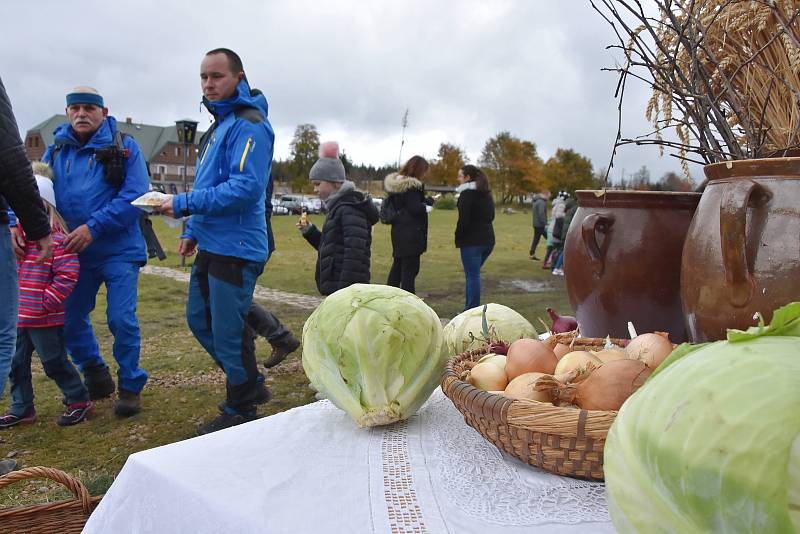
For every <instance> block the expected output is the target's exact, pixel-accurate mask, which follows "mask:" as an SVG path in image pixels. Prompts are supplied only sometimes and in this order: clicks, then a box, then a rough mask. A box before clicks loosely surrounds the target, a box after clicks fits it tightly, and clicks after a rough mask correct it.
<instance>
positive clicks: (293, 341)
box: [245, 176, 300, 369]
mask: <svg viewBox="0 0 800 534" xmlns="http://www.w3.org/2000/svg"><path fill="white" fill-rule="evenodd" d="M272 189H273V182H272V177H271V176H270V179H269V185H268V186H267V193H266V200H265V202H264V214H265V216H266V217H265V218H266V222H267V241H268V242H269V255H270V256H272V253H273V252H275V239H274V238H273V235H272ZM245 322H246V323H247V326H248V327H249V329H250V331H251V337H253V343H255V337H256V335H259V336H261V337H263V338H265V339H266V340H267V342H268V343H269V344H270V347H272V352H271V353H270V355H269V358H267V359H266V360H265V361H264V367H266V368H267V369H270V368H272V367H275V366H276V365H278V364H279V363H281V362H282V361H283V360H285V359H286V357H287V356H288V355H289V354H291V353H292V352H294V351H296V350H297V349H298V347H300V341H299V340H298V339H297V338H296V337H294V334H292V332H291V331H290V330H289V329H288V328H286V326H284V324H283V323H282V322H281V321H280V319H278V317H277V316H276V315H275V314H274V313H272V312H271V311H269V310H268V309H266V308H265V307H264V306H262V305H261V304H258V303H257V302H255V301H253V303H252V304H251V305H250V309H249V310H247V317H246V318H245Z"/></svg>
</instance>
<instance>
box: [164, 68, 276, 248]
mask: <svg viewBox="0 0 800 534" xmlns="http://www.w3.org/2000/svg"><path fill="white" fill-rule="evenodd" d="M204 103H205V106H206V107H207V108H208V110H209V111H210V112H211V113H212V114H213V115H214V118H215V119H216V122H215V123H214V124H213V125H212V127H211V128H210V129H209V131H208V132H207V134H206V135H205V136H204V137H205V138H204V139H203V140H202V141H201V145H200V150H199V152H198V156H197V166H196V168H197V173H196V177H195V182H194V188H193V190H192V191H191V192H189V193H181V194H179V195H176V196H175V197H174V199H173V201H172V209H173V211H174V212H175V216H176V217H180V216H185V215H187V214H189V215H191V217H190V218H189V222H188V224H187V225H186V232H185V233H184V234H183V236H182V237H188V238H191V239H194V240H195V241H196V242H197V247H198V248H199V249H200V250H203V251H206V252H211V253H213V254H220V255H223V256H233V257H236V258H242V259H245V260H248V261H255V262H265V261H267V257H268V256H269V252H268V251H269V243H268V239H267V231H266V230H267V227H266V218H265V213H264V201H265V191H266V189H267V183H268V181H269V180H270V176H271V171H272V151H273V142H274V140H275V134H274V133H273V131H272V126H271V125H270V123H269V120H267V112H268V107H267V99H266V98H265V97H264V95H263V94H261V92H260V91H251V90H250V86H249V85H248V83H247V81H246V80H242V81H241V82H239V85H238V86H237V87H236V94H235V95H234V96H233V97H231V98H228V99H225V100H219V101H216V102H210V101H208V100H205V99H204Z"/></svg>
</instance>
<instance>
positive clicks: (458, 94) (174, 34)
mask: <svg viewBox="0 0 800 534" xmlns="http://www.w3.org/2000/svg"><path fill="white" fill-rule="evenodd" d="M3 9H4V19H5V20H7V21H12V23H11V24H6V25H4V26H5V28H4V41H6V49H7V50H10V51H13V52H12V53H6V54H4V55H3V57H2V58H0V75H2V77H3V81H4V82H5V84H6V88H7V90H8V92H9V94H10V96H11V98H12V101H13V104H14V108H15V112H16V114H17V119H18V122H19V124H20V128H21V129H22V130H23V132H24V130H26V129H28V128H30V127H32V126H34V125H35V124H36V123H38V122H40V121H42V120H44V119H45V118H47V117H48V116H50V115H51V114H53V113H59V112H62V110H63V105H64V104H63V102H64V94H65V92H67V91H68V90H69V89H70V88H71V87H73V86H75V85H78V84H89V85H93V86H95V87H97V88H98V89H99V90H100V91H101V93H102V94H103V95H104V97H105V99H106V102H107V103H108V105H109V107H110V109H111V113H112V114H114V115H116V116H117V117H118V118H123V119H124V117H133V118H134V120H135V121H138V122H145V123H151V124H161V125H166V124H170V123H172V122H173V121H174V120H175V119H178V118H184V117H192V118H195V119H197V120H199V121H200V123H201V127H203V126H204V125H207V124H208V123H209V118H208V115H207V114H206V113H205V112H204V111H201V110H200V107H199V102H200V97H201V93H200V88H199V79H198V72H199V63H200V60H201V58H202V55H203V54H204V53H205V51H207V50H209V49H211V48H215V47H218V46H227V47H230V48H233V49H234V50H237V51H238V52H239V53H240V54H241V56H242V58H243V60H244V62H245V67H246V70H247V72H248V78H249V79H250V81H251V83H252V85H253V86H256V87H259V88H260V89H262V90H263V91H264V92H265V94H266V95H267V97H268V99H269V102H270V115H271V117H270V118H271V120H272V123H273V125H274V127H275V129H276V133H277V139H276V156H277V157H286V156H287V155H288V150H289V142H290V140H291V135H292V133H293V130H294V128H295V126H296V125H297V124H300V123H306V122H310V123H313V124H316V125H317V127H318V128H319V129H320V132H321V134H322V137H323V138H332V137H336V138H338V139H339V140H340V142H341V144H342V146H343V147H344V148H345V150H347V152H348V154H349V155H350V156H351V158H352V159H353V160H355V161H358V162H366V163H374V164H382V163H389V162H392V161H394V160H396V159H397V152H398V150H399V146H400V121H401V118H402V115H403V112H404V110H405V109H406V108H408V109H410V119H409V128H408V130H407V132H406V146H405V148H404V152H403V154H404V155H406V156H408V155H411V153H421V154H424V155H426V156H434V155H435V154H436V151H437V149H438V146H439V143H441V142H451V143H455V144H458V145H460V146H461V147H463V148H464V149H465V150H466V151H467V152H468V154H469V155H470V157H471V158H472V159H473V160H475V159H477V157H478V156H479V154H480V150H481V148H482V147H483V144H484V143H485V142H486V140H487V139H488V138H489V137H491V136H493V135H495V134H496V133H498V132H499V131H503V130H508V131H510V132H511V133H512V134H514V135H516V136H519V137H522V138H525V139H529V140H531V141H534V142H535V143H536V144H537V146H538V147H539V152H540V154H541V155H542V156H543V157H545V158H547V157H549V156H551V155H552V154H553V153H554V152H555V150H556V149H557V148H559V147H565V148H574V149H575V150H577V151H579V152H581V153H583V154H584V155H586V156H588V157H589V158H590V159H591V160H592V162H593V163H594V165H595V168H600V167H604V166H606V165H607V162H608V158H609V156H610V153H611V146H612V143H613V139H614V135H615V134H616V127H617V126H616V123H617V117H616V103H615V101H614V100H613V92H614V88H615V85H616V77H615V75H614V74H611V73H608V72H601V70H600V69H601V68H603V67H608V66H613V64H614V54H613V53H611V52H609V51H607V50H605V46H606V45H608V44H611V43H613V41H614V35H613V33H612V31H611V29H610V28H609V27H608V26H607V25H606V23H605V22H604V21H603V20H602V19H601V18H600V16H599V15H597V14H596V13H595V12H594V11H593V10H592V8H591V6H590V5H589V3H588V1H585V2H584V1H583V0H580V1H579V0H568V1H564V2H541V1H540V2H530V1H525V0H519V1H516V0H505V1H502V0H500V1H495V2H491V3H489V2H484V1H478V0H464V1H438V2H424V1H421V0H410V1H405V2H390V1H388V0H385V1H374V2H357V1H355V0H351V1H347V0H340V1H337V2H330V3H327V2H326V3H320V2H312V1H310V0H298V1H288V0H286V1H272V2H264V3H261V2H254V1H253V2H247V1H232V2H229V3H226V4H223V3H221V2H216V3H212V2H209V1H207V0H197V1H192V2H188V1H180V2H156V1H143V2H137V3H132V4H131V3H129V4H125V5H122V4H118V3H108V2H100V1H97V0H90V1H85V2H80V3H66V2H57V1H55V0H48V1H42V0H40V1H34V0H31V1H29V2H25V3H22V2H14V3H9V4H8V5H4V8H3ZM647 96H648V94H647V88H646V87H643V86H642V85H641V84H636V85H635V86H634V85H631V86H629V89H628V98H629V100H628V101H627V104H626V109H625V116H624V128H625V130H624V132H623V133H625V134H627V135H636V134H641V133H645V132H647V131H648V126H647V124H646V122H645V120H644V118H643V113H644V104H645V102H646V99H647ZM641 165H647V166H648V167H649V168H650V169H651V173H652V176H653V177H654V178H657V177H659V176H660V175H661V174H663V173H664V172H666V171H668V170H675V171H677V170H678V169H679V165H678V161H677V160H675V159H674V158H669V157H664V158H659V157H658V156H657V152H656V151H655V150H654V149H644V148H632V147H631V148H624V149H621V150H620V153H619V155H618V158H617V162H616V165H615V171H614V173H613V176H614V177H616V178H618V177H619V175H620V172H621V171H622V169H625V172H626V173H631V172H633V171H635V170H636V169H638V168H639V167H640V166H641ZM695 173H696V174H699V173H698V172H697V171H696V169H695Z"/></svg>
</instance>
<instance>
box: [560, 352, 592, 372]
mask: <svg viewBox="0 0 800 534" xmlns="http://www.w3.org/2000/svg"><path fill="white" fill-rule="evenodd" d="M589 363H591V364H594V365H595V366H600V365H602V364H603V362H602V361H600V360H599V359H598V358H596V357H595V355H594V354H592V353H591V352H588V351H585V350H575V351H572V352H570V353H568V354H565V355H564V357H563V358H561V359H560V360H559V361H558V365H556V368H555V371H554V373H553V374H556V375H566V374H568V373H570V372H572V371H575V370H577V371H579V373H578V375H581V374H583V371H584V370H585V369H586V368H587V364H589Z"/></svg>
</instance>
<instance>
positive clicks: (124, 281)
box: [64, 262, 147, 393]
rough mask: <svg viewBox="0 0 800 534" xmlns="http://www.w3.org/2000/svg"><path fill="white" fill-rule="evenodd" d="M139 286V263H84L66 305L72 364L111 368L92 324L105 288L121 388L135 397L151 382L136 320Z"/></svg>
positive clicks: (109, 325) (81, 368) (81, 367)
mask: <svg viewBox="0 0 800 534" xmlns="http://www.w3.org/2000/svg"><path fill="white" fill-rule="evenodd" d="M138 283H139V264H138V263H132V262H111V263H106V264H103V265H85V264H83V263H82V264H81V270H80V275H79V278H78V283H77V284H76V285H75V289H73V290H72V294H70V296H69V297H68V298H67V300H66V302H65V303H64V311H65V314H64V339H65V341H66V345H67V351H68V352H69V355H70V356H71V357H72V361H74V362H75V364H76V365H77V366H78V368H79V369H80V370H81V371H84V370H85V369H86V368H87V367H95V366H99V367H107V365H106V362H105V361H104V360H103V357H102V356H101V355H100V347H99V346H98V344H97V338H96V337H95V335H94V330H93V329H92V323H91V321H90V320H89V314H90V313H91V312H92V310H94V307H95V304H96V301H97V292H98V291H99V290H100V285H101V284H105V286H106V303H107V309H106V318H107V319H108V329H109V330H111V334H112V335H113V336H114V345H113V353H114V359H115V360H117V365H118V366H119V370H118V371H117V376H118V379H119V387H120V389H124V390H126V391H130V392H132V393H139V392H140V391H141V390H142V388H144V384H145V382H147V373H146V372H145V371H144V370H143V369H141V368H140V367H139V352H140V349H141V335H140V332H139V320H138V319H137V318H136V302H137V290H138V289H137V286H138Z"/></svg>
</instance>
